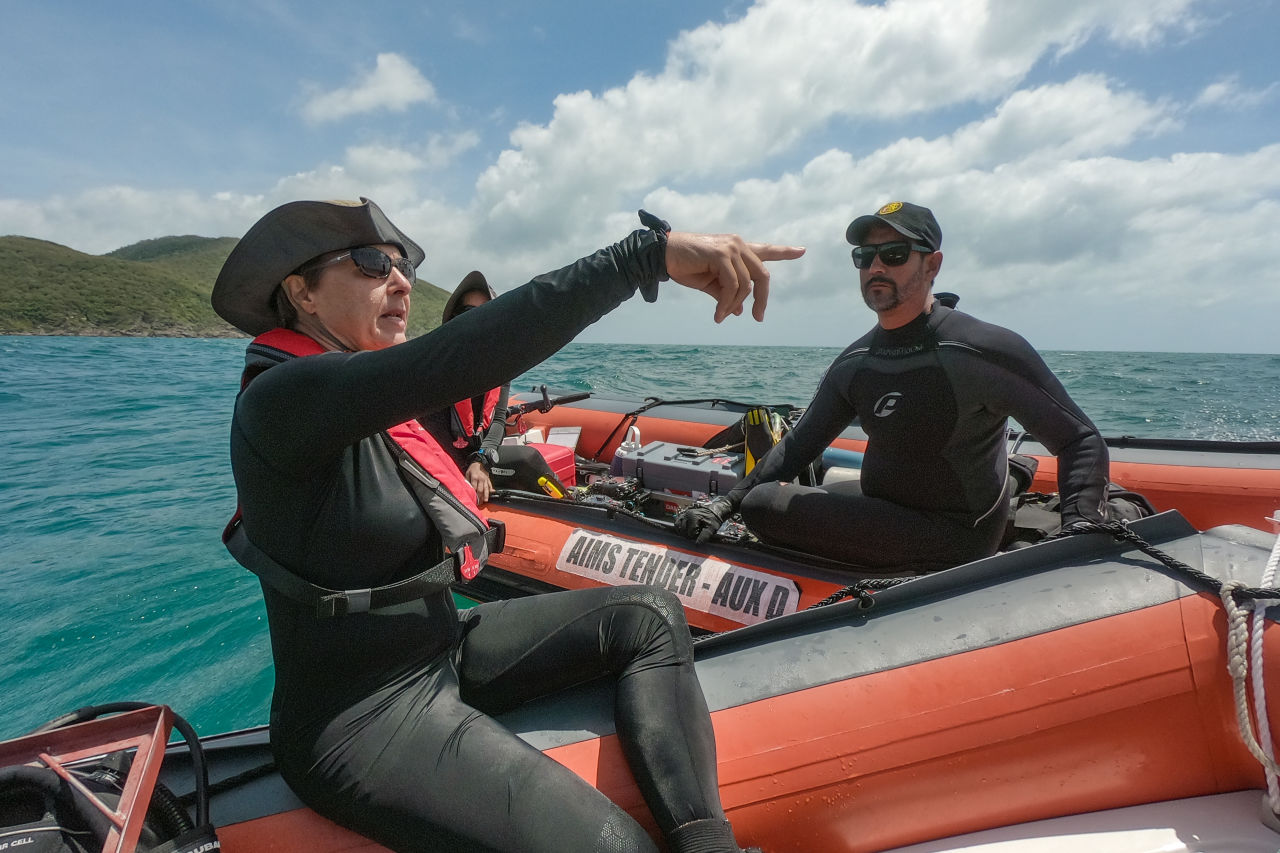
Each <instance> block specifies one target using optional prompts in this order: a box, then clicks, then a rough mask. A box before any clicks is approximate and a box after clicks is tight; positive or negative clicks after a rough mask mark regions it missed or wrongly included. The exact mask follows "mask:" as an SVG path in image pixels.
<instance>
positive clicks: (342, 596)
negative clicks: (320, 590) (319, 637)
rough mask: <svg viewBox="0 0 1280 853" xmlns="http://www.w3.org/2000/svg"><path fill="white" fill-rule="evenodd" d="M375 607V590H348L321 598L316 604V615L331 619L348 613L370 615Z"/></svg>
mask: <svg viewBox="0 0 1280 853" xmlns="http://www.w3.org/2000/svg"><path fill="white" fill-rule="evenodd" d="M372 606H373V590H372V589H371V588H366V589H346V590H343V591H342V592H335V593H333V594H332V595H325V596H321V598H320V600H319V601H317V602H316V615H317V616H319V617H320V618H321V619H330V618H332V617H334V616H342V615H345V614H347V613H368V612H369V610H370V609H371V608H372Z"/></svg>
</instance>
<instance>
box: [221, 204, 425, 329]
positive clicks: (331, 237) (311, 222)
mask: <svg viewBox="0 0 1280 853" xmlns="http://www.w3.org/2000/svg"><path fill="white" fill-rule="evenodd" d="M375 243H389V244H392V245H395V246H398V247H399V248H400V253H401V254H402V255H404V257H406V258H408V259H409V260H410V261H412V262H413V265H414V267H417V266H418V265H419V264H421V263H422V261H423V259H425V258H426V253H425V252H423V251H422V247H420V246H419V245H418V244H417V243H415V242H413V241H412V240H410V239H409V238H408V237H407V236H406V235H405V233H404V232H403V231H401V230H400V229H399V228H397V227H396V226H395V225H394V224H393V223H392V222H391V220H390V219H388V218H387V215H386V214H385V213H383V212H382V209H381V208H379V207H378V206H377V205H376V204H374V203H373V202H372V201H370V200H369V199H367V198H364V197H361V199H360V201H358V202H355V201H291V202H289V203H288V204H283V205H281V206H280V207H277V208H276V209H275V210H273V211H271V212H270V213H268V214H266V215H265V216H263V217H262V218H261V219H259V220H258V221H257V222H255V223H254V225H253V227H252V228H250V229H249V230H248V231H247V232H246V233H245V235H244V236H243V237H241V238H240V242H239V243H237V244H236V246H235V248H234V249H232V250H231V254H230V255H228V256H227V260H226V263H224V264H223V265H222V271H221V272H219V273H218V280H217V281H216V282H214V285H213V295H212V297H210V300H209V301H210V302H212V303H213V310H214V311H216V312H218V316H219V317H221V318H222V319H224V320H226V321H227V322H228V323H230V324H231V325H233V326H235V327H236V328H237V329H239V330H240V331H242V332H247V333H248V334H250V335H260V334H262V333H263V332H269V331H270V330H272V329H274V328H275V327H276V325H277V322H276V312H275V311H274V310H273V309H272V307H271V294H272V293H274V292H275V289H276V287H277V286H278V285H279V284H280V282H282V281H284V279H285V277H286V276H288V275H289V274H290V273H292V272H294V271H295V270H297V269H298V267H300V266H302V265H303V264H305V263H306V262H307V261H309V260H311V259H312V258H315V257H318V256H320V255H323V254H325V253H327V252H337V251H341V250H342V249H351V248H354V247H356V246H368V245H372V244H375Z"/></svg>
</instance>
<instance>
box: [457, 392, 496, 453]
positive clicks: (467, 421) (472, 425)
mask: <svg viewBox="0 0 1280 853" xmlns="http://www.w3.org/2000/svg"><path fill="white" fill-rule="evenodd" d="M501 394H502V388H500V387H499V388H492V389H490V390H489V391H488V393H486V394H485V395H484V411H482V412H481V413H480V415H481V417H480V423H479V424H477V423H476V412H475V405H474V404H473V403H472V398H470V397H468V398H467V399H465V400H459V401H458V402H457V403H454V404H453V409H452V410H451V411H450V413H449V414H450V418H449V420H450V421H451V423H452V425H453V436H454V438H453V446H454V447H456V448H458V449H459V450H463V449H465V448H467V447H471V446H472V445H473V444H474V445H475V446H477V447H479V445H480V442H479V441H477V440H476V439H477V438H483V437H484V433H486V432H488V431H489V427H490V426H492V425H493V413H494V410H496V409H497V407H498V397H499V396H500V395H501Z"/></svg>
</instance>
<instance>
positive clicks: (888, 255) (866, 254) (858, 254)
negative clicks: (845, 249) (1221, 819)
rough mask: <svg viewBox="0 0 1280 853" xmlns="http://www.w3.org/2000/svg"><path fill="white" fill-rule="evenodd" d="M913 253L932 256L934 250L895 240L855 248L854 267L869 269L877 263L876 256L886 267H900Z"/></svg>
mask: <svg viewBox="0 0 1280 853" xmlns="http://www.w3.org/2000/svg"><path fill="white" fill-rule="evenodd" d="M912 252H924V253H925V254H932V253H933V249H930V248H929V247H928V246H921V245H919V244H917V243H909V242H907V241H906V240H894V241H893V242H892V243H872V244H871V245H869V246H854V247H853V265H854V266H855V267H857V268H858V269H860V270H865V269H867V268H869V267H870V266H871V265H872V264H873V263H875V259H876V255H879V256H880V260H881V261H883V262H884V265H885V266H886V267H900V266H902V265H903V264H905V263H906V262H907V258H909V257H911V253H912Z"/></svg>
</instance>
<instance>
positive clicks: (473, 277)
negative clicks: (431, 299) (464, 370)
mask: <svg viewBox="0 0 1280 853" xmlns="http://www.w3.org/2000/svg"><path fill="white" fill-rule="evenodd" d="M497 296H498V294H497V293H495V292H494V289H493V287H492V286H490V284H489V281H488V279H486V278H485V277H484V273H482V272H480V271H479V270H472V271H471V272H469V273H467V274H466V275H465V276H464V277H463V279H462V281H461V282H459V284H458V286H457V287H455V288H454V290H453V293H451V294H450V295H449V299H448V301H446V302H445V304H444V310H443V311H442V312H441V314H440V322H441V323H447V322H449V321H450V320H452V319H454V318H455V317H461V316H462V315H463V314H465V313H467V312H468V311H470V310H471V309H473V308H479V307H480V306H481V305H484V304H485V303H486V302H489V301H491V300H493V299H496V298H497ZM510 393H511V383H509V382H505V383H503V384H502V385H500V386H498V387H497V388H491V389H489V390H488V391H486V392H484V393H483V394H476V395H475V396H474V397H468V398H467V399H465V400H460V401H459V402H457V403H454V404H453V405H452V406H450V407H449V408H447V409H440V410H438V411H435V412H432V413H431V414H429V415H425V416H423V417H422V418H420V420H421V422H422V425H423V426H424V427H426V429H427V432H429V433H431V435H432V437H433V438H435V440H436V441H437V442H438V443H439V444H440V446H441V447H442V448H444V450H445V451H446V452H447V453H448V454H449V455H450V456H451V457H453V461H454V462H456V463H457V465H458V468H459V469H460V470H461V471H462V474H463V476H464V477H466V478H467V482H468V483H470V484H471V487H472V488H473V489H475V490H476V500H477V501H478V502H479V503H485V502H486V501H488V500H489V495H491V494H492V493H493V477H492V475H491V472H492V470H493V463H494V461H495V460H496V459H497V458H498V456H499V450H498V448H499V447H501V446H502V437H503V435H504V434H505V433H506V421H507V397H508V395H509V394H510Z"/></svg>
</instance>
